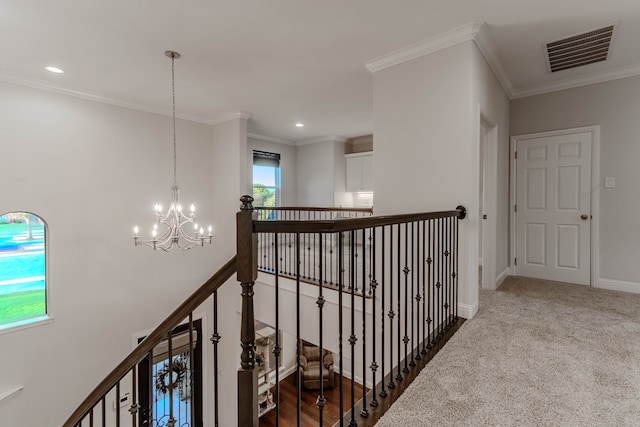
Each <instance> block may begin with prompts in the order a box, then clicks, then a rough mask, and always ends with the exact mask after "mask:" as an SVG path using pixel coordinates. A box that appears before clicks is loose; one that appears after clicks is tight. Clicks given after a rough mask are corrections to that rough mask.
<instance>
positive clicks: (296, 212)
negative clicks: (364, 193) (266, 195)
mask: <svg viewBox="0 0 640 427" xmlns="http://www.w3.org/2000/svg"><path fill="white" fill-rule="evenodd" d="M254 209H255V210H256V212H257V215H258V220H259V221H333V220H337V219H353V218H364V217H370V216H372V215H373V209H372V208H315V207H255V208H254ZM274 236H275V234H274V233H258V270H260V271H261V272H265V273H273V272H274V271H275V265H276V262H275V254H276V251H275V244H276V243H275V240H274ZM359 238H360V236H357V237H356V240H358V239H359ZM348 243H349V242H348V239H347V240H346V241H345V244H347V245H348ZM300 244H301V246H302V250H301V251H300V277H301V279H302V280H303V281H305V282H309V283H315V284H320V281H319V271H318V265H322V266H323V274H322V285H323V286H325V287H327V288H330V289H331V288H332V289H335V288H336V287H337V286H338V268H337V267H338V262H337V255H338V252H337V250H336V246H337V244H338V241H337V239H336V234H335V233H329V234H322V235H317V234H308V233H307V234H303V235H302V240H301V242H300ZM278 246H279V247H278V253H279V257H280V258H281V260H280V262H279V263H278V272H279V274H281V275H282V276H288V277H295V268H296V264H295V262H294V260H295V249H294V246H295V234H294V233H282V234H280V238H279V240H278ZM320 246H322V249H323V250H322V254H323V259H322V261H321V260H319V259H318V257H319V255H320V250H319V248H320ZM358 247H359V246H358ZM345 262H346V263H347V264H348V262H349V260H348V259H347V260H345ZM356 262H368V260H366V259H364V258H362V257H356ZM357 271H360V270H359V269H357ZM347 280H348V278H347ZM358 283H359V282H358ZM359 292H360V290H359V289H358V287H357V286H356V293H359Z"/></svg>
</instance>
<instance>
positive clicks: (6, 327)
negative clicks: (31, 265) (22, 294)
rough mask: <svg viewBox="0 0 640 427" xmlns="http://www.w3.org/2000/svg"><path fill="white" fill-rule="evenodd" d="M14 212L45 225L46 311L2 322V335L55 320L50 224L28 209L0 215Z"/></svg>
mask: <svg viewBox="0 0 640 427" xmlns="http://www.w3.org/2000/svg"><path fill="white" fill-rule="evenodd" d="M14 213H24V214H29V215H32V216H35V217H37V218H38V220H39V221H41V222H42V226H43V233H44V235H43V240H44V245H43V248H44V300H45V313H44V314H41V315H38V316H34V317H29V318H26V319H20V320H15V321H12V322H7V323H0V335H3V334H6V333H10V332H16V331H21V330H24V329H30V328H33V327H36V326H41V325H46V324H49V323H51V322H53V319H54V318H53V316H52V315H51V284H50V277H49V276H50V275H49V245H50V244H49V240H50V238H49V224H48V223H47V221H46V220H45V219H44V218H43V217H42V216H40V215H38V214H36V213H34V212H31V211H28V210H11V211H8V212H4V213H2V214H0V217H3V216H7V215H10V214H14Z"/></svg>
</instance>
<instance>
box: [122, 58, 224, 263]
mask: <svg viewBox="0 0 640 427" xmlns="http://www.w3.org/2000/svg"><path fill="white" fill-rule="evenodd" d="M165 55H166V56H168V57H169V58H171V120H172V127H173V134H172V137H173V185H172V187H171V204H170V205H169V208H168V209H167V211H166V212H164V213H163V212H162V208H161V206H160V205H159V204H157V205H156V208H155V221H154V232H155V237H153V238H151V239H141V238H140V236H139V235H138V227H135V228H134V236H133V239H134V244H135V246H139V245H143V246H149V247H151V248H153V249H154V250H156V249H160V250H162V251H164V252H169V251H170V250H171V249H172V248H174V247H177V248H178V249H181V250H186V249H191V248H193V247H194V246H198V245H200V246H204V243H205V242H207V243H209V244H211V240H212V236H211V230H209V235H208V236H205V235H204V231H203V232H202V233H200V232H199V230H200V229H198V228H197V227H196V225H197V223H196V222H195V221H196V214H195V211H194V208H193V207H192V208H191V212H190V213H189V214H188V215H187V214H185V213H184V212H183V210H182V205H181V204H180V190H179V188H178V178H177V177H178V173H177V171H178V166H177V165H178V150H177V145H178V144H177V138H176V81H175V60H176V59H178V58H180V54H179V53H177V52H174V51H170V50H168V51H166V52H165ZM191 206H193V205H191ZM187 224H193V227H192V228H191V229H187V227H188V225H187ZM161 230H162V231H161ZM191 230H193V231H191Z"/></svg>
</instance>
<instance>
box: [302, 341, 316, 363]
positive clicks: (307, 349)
mask: <svg viewBox="0 0 640 427" xmlns="http://www.w3.org/2000/svg"><path fill="white" fill-rule="evenodd" d="M303 353H304V357H306V358H307V361H309V362H311V361H312V360H320V348H319V347H315V346H306V345H305V346H304V351H303Z"/></svg>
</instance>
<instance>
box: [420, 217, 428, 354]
mask: <svg viewBox="0 0 640 427" xmlns="http://www.w3.org/2000/svg"><path fill="white" fill-rule="evenodd" d="M426 228H427V222H426V221H422V257H418V260H419V262H420V265H421V267H422V319H423V323H422V351H421V353H422V354H423V355H425V354H427V340H428V338H429V331H428V330H427V329H428V327H429V323H428V321H427V319H428V317H427V307H428V305H429V304H428V298H429V296H428V294H427V275H428V274H429V272H428V265H427V264H426V259H427V240H426V237H427V230H426ZM422 260H425V262H422Z"/></svg>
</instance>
